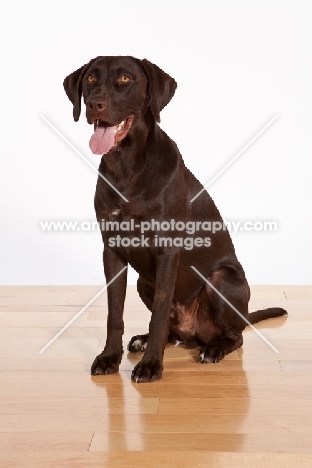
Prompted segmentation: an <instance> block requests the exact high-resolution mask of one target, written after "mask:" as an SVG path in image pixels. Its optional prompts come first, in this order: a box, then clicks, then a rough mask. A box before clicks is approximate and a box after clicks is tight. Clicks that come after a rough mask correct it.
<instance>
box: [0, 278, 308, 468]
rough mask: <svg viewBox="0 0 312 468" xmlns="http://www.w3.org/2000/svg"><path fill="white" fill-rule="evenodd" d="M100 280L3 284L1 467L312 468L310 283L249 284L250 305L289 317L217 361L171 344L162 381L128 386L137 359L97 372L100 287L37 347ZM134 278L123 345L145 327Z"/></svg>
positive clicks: (248, 335)
mask: <svg viewBox="0 0 312 468" xmlns="http://www.w3.org/2000/svg"><path fill="white" fill-rule="evenodd" d="M100 289H101V286H98V287H95V286H94V287H58V286H55V287H52V286H49V287H2V288H0V296H1V297H0V299H1V302H0V306H1V307H0V324H1V328H0V334H1V337H0V339H1V341H0V369H1V373H0V380H1V382H0V431H1V432H0V466H1V467H2V468H4V467H27V468H32V467H33V468H37V467H43V468H49V467H54V468H63V467H70V468H76V467H87V468H95V467H101V468H103V467H116V468H123V467H129V466H132V465H133V466H135V467H145V468H148V467H157V468H159V467H164V468H171V467H172V468H176V467H191V468H193V467H212V468H233V467H239V468H247V467H248V468H258V467H261V468H264V467H269V468H279V467H283V468H288V467H291V468H298V467H299V468H300V467H311V466H312V319H311V318H312V307H311V304H312V301H311V299H312V287H307V286H306V287H303V286H302V287H300V286H275V287H274V286H269V287H268V286H267V287H265V286H256V287H253V288H252V300H251V310H255V309H257V308H262V307H266V306H274V305H279V306H282V307H284V308H285V309H287V310H288V312H289V316H288V317H287V318H284V317H283V318H278V319H272V320H269V321H267V322H265V323H261V324H258V325H257V328H258V329H259V331H261V333H262V334H263V335H264V336H265V337H266V338H267V339H268V340H270V342H272V344H273V345H274V346H275V347H276V348H277V349H278V350H279V353H278V354H276V353H275V352H274V351H273V350H272V349H271V348H270V347H269V346H268V345H267V344H266V343H265V342H264V341H263V340H262V339H261V338H259V336H258V335H257V334H256V333H255V332H254V331H253V330H251V329H246V330H245V332H244V346H243V348H241V349H239V350H238V351H235V352H234V353H232V354H231V355H229V356H227V357H226V359H225V360H224V361H222V362H221V363H219V364H205V365H203V364H198V363H197V362H196V358H197V355H198V350H185V349H184V348H183V347H182V346H180V347H174V346H173V345H170V346H168V347H167V348H166V351H165V361H164V365H165V371H164V374H163V379H162V380H161V381H159V382H154V383H151V384H133V383H131V381H130V374H131V369H132V368H133V366H134V365H135V363H136V362H138V360H139V359H140V356H137V355H135V356H133V355H131V356H128V353H127V352H125V354H124V358H123V361H122V365H121V369H120V373H119V374H115V375H110V376H99V377H92V376H91V375H90V371H89V369H90V365H91V363H92V361H93V358H94V357H95V355H96V354H98V353H99V352H100V351H102V349H103V345H104V342H105V333H106V330H105V318H106V310H107V308H106V295H105V293H103V295H102V296H101V297H99V298H98V299H97V300H96V301H95V302H94V303H93V304H92V306H90V307H89V308H88V309H87V310H86V311H85V312H84V313H83V314H82V315H81V316H80V317H79V318H78V319H77V320H76V321H75V322H74V323H73V324H72V325H71V327H70V328H68V329H67V330H66V331H65V332H64V333H63V334H62V335H61V336H60V337H59V338H58V339H57V340H56V341H55V342H54V343H53V344H52V345H51V346H50V347H49V348H48V349H47V350H46V351H44V352H43V353H42V355H39V351H40V350H41V349H42V348H43V347H44V346H45V345H46V344H47V343H48V342H49V340H51V339H52V338H53V337H54V335H55V334H56V333H57V332H58V331H59V330H60V329H61V328H62V327H63V326H64V325H65V324H66V323H67V322H68V321H69V320H70V319H71V318H72V317H74V316H75V315H76V314H77V312H79V311H80V310H81V309H82V307H83V306H84V305H85V304H86V303H87V302H88V301H89V300H90V299H91V298H92V297H93V296H94V295H95V294H96V293H97V292H98V291H99V290H100ZM148 322H149V313H148V312H147V310H146V309H145V307H144V305H143V304H142V303H141V302H140V299H139V298H138V296H137V293H136V291H135V288H134V287H129V288H128V292H127V301H126V307H125V325H126V329H125V336H124V345H125V346H126V344H127V341H128V340H129V339H130V337H131V336H132V335H133V334H137V333H144V332H146V331H147V327H148Z"/></svg>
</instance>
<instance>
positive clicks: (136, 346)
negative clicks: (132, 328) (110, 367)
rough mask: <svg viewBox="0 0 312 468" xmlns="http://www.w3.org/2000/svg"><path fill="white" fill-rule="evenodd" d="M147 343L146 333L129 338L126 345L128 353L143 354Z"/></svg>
mask: <svg viewBox="0 0 312 468" xmlns="http://www.w3.org/2000/svg"><path fill="white" fill-rule="evenodd" d="M147 341H148V333H147V334H146V335H136V336H133V337H132V338H131V340H130V341H129V343H128V347H127V349H128V351H129V352H130V353H137V352H139V351H141V352H144V351H145V350H146V346H147Z"/></svg>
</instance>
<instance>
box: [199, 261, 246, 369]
mask: <svg viewBox="0 0 312 468" xmlns="http://www.w3.org/2000/svg"><path fill="white" fill-rule="evenodd" d="M208 281H209V283H211V284H212V285H213V286H214V288H216V289H217V290H218V291H219V293H220V294H218V293H217V292H216V291H215V290H214V289H213V288H212V287H211V286H210V285H209V284H206V285H205V290H206V293H207V296H208V299H209V303H210V306H211V309H212V312H213V317H214V322H215V325H216V326H217V327H218V328H219V329H220V330H221V335H220V336H215V337H214V338H212V339H210V340H209V341H208V342H207V343H206V344H205V345H204V346H203V347H202V349H201V351H200V353H199V358H198V360H199V362H201V363H206V362H219V361H221V360H222V359H223V358H224V356H225V355H226V354H229V353H231V352H233V351H235V350H236V349H237V348H239V347H240V346H242V344H243V336H242V331H243V330H244V328H245V327H246V325H247V324H246V322H245V321H244V320H243V319H242V318H241V317H240V316H239V314H237V312H235V310H234V309H233V308H232V307H231V306H230V305H229V304H228V303H227V302H226V301H225V300H224V298H225V299H227V300H228V301H229V302H230V303H231V304H232V306H233V307H234V308H235V309H237V310H238V311H239V312H240V313H241V314H242V315H243V316H244V317H248V301H249V297H250V291H249V286H248V284H247V281H246V278H245V275H244V273H243V271H237V270H236V269H234V268H219V269H218V270H216V271H214V272H213V273H212V274H211V275H210V276H209V278H208Z"/></svg>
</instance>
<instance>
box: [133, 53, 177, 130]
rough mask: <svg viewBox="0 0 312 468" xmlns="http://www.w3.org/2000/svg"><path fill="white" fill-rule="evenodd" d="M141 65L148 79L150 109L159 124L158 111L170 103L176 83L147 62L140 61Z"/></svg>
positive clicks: (144, 60)
mask: <svg viewBox="0 0 312 468" xmlns="http://www.w3.org/2000/svg"><path fill="white" fill-rule="evenodd" d="M141 65H142V66H143V68H144V71H145V74H146V76H147V78H148V94H149V99H150V102H149V104H150V108H151V111H152V114H153V116H154V117H155V119H156V120H157V122H160V115H159V114H160V111H161V110H162V109H163V108H164V107H165V106H166V105H167V104H168V102H169V101H171V99H172V97H173V95H174V92H175V90H176V87H177V83H176V81H175V80H174V79H173V78H171V76H170V75H168V74H167V73H165V72H164V71H163V70H161V68H159V67H158V66H157V65H154V64H153V63H151V62H149V61H148V60H146V59H143V60H141Z"/></svg>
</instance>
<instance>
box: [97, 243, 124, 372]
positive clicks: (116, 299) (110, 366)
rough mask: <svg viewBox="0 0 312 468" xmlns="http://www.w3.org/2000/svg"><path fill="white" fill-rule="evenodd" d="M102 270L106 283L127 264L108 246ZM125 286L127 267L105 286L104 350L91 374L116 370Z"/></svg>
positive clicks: (122, 327)
mask: <svg viewBox="0 0 312 468" xmlns="http://www.w3.org/2000/svg"><path fill="white" fill-rule="evenodd" d="M103 257H104V272H105V277H106V284H108V283H109V282H110V281H111V280H112V279H113V278H114V277H115V276H116V275H118V273H119V272H120V271H121V270H122V269H123V268H124V267H125V266H126V265H127V262H126V261H124V260H123V259H122V258H120V257H119V256H117V255H116V254H115V252H113V251H111V250H110V249H109V248H107V247H105V249H104V256H103ZM126 287H127V269H125V270H124V271H123V272H122V273H121V274H120V275H119V276H118V277H117V278H116V279H115V280H114V281H113V282H112V284H111V285H110V286H108V288H107V299H108V317H107V337H106V344H105V347H104V350H103V351H102V353H101V354H99V355H98V356H97V357H96V358H95V360H94V362H93V364H92V367H91V374H93V375H99V374H113V373H115V372H118V369H119V364H120V362H121V358H122V353H123V350H122V335H123V332H124V323H123V310H124V302H125V296H126Z"/></svg>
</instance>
